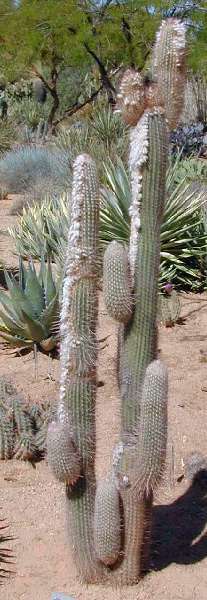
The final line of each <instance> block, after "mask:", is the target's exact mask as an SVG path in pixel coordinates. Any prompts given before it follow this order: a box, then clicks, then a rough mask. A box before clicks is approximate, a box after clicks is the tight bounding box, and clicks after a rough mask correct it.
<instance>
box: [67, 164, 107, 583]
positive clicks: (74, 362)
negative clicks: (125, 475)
mask: <svg viewBox="0 0 207 600" xmlns="http://www.w3.org/2000/svg"><path fill="white" fill-rule="evenodd" d="M98 216H99V187H98V181H97V174H96V168H95V164H94V162H93V161H92V159H91V158H90V157H89V156H88V155H81V156H79V157H78V158H77V159H76V161H75V164H74V175H73V192H72V207H71V225H70V230H69V237H68V248H67V255H66V274H65V280H64V286H63V300H62V312H61V327H60V331H61V382H60V383H61V385H60V400H59V405H58V411H57V418H58V421H59V423H62V424H65V423H68V426H69V428H70V430H71V432H72V433H73V441H74V444H75V446H76V447H77V451H78V453H79V455H80V457H81V463H82V473H81V477H80V478H79V479H78V481H77V483H74V485H73V486H72V485H69V486H68V487H67V508H68V516H69V535H70V539H71V541H72V546H73V550H74V559H75V562H76V563H77V566H78V570H79V572H80V574H81V576H82V577H83V579H84V580H85V581H94V580H95V579H96V577H97V574H98V573H99V575H100V574H101V572H102V570H101V566H100V568H99V566H98V564H97V561H96V557H95V550H94V543H93V537H92V531H93V514H94V502H95V472H94V461H95V398H96V359H97V341H96V322H97V311H98V297H97V276H98V273H97V256H98ZM65 460H67V459H65Z"/></svg>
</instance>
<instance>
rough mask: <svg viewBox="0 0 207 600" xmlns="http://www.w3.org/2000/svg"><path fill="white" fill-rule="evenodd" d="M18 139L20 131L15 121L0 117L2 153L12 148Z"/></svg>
mask: <svg viewBox="0 0 207 600" xmlns="http://www.w3.org/2000/svg"><path fill="white" fill-rule="evenodd" d="M17 139H18V131H17V128H16V127H15V126H14V123H13V122H12V121H10V120H9V119H7V120H4V119H3V120H1V119H0V155H3V154H4V153H5V152H7V151H8V150H10V149H11V148H12V146H13V145H14V144H15V143H16V142H17Z"/></svg>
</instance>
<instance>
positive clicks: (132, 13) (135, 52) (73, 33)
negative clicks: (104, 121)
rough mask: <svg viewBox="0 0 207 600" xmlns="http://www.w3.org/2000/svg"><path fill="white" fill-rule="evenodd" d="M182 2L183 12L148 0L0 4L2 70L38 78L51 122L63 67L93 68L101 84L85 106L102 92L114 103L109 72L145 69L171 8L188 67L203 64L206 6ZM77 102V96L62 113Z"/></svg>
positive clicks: (11, 0) (37, 0)
mask: <svg viewBox="0 0 207 600" xmlns="http://www.w3.org/2000/svg"><path fill="white" fill-rule="evenodd" d="M183 4H184V5H185V10H184V9H183V8H182V4H181V1H179V2H176V1H175V2H171V0H166V1H161V0H154V2H153V5H152V4H151V3H150V2H149V1H147V0H126V1H124V2H120V1H119V2H118V1H117V0H105V1H102V2H96V1H94V0H81V1H79V2H78V0H19V2H14V0H0V51H1V62H2V72H3V74H4V75H6V77H7V78H9V79H10V80H11V79H15V78H18V77H19V76H20V75H21V76H25V75H26V74H28V72H31V70H32V73H33V74H34V76H37V77H39V78H40V79H42V81H43V83H44V85H45V87H46V88H47V90H48V92H49V93H50V95H51V97H52V100H53V103H52V108H51V111H50V115H49V124H52V123H53V122H54V118H55V114H56V111H57V109H58V108H59V104H60V99H59V94H58V81H59V78H60V76H61V73H62V72H63V70H65V69H67V73H68V71H69V70H71V72H74V69H80V68H81V69H82V70H83V75H84V76H85V73H86V72H89V73H91V72H94V65H95V66H96V71H97V73H98V79H99V81H97V86H96V87H94V88H93V90H92V94H91V95H90V97H89V98H86V99H85V100H84V102H83V104H84V103H85V102H88V101H89V102H90V101H91V102H92V101H93V100H94V98H96V96H97V95H98V93H99V91H100V90H101V89H104V90H105V91H106V94H107V97H108V101H109V103H111V104H113V103H114V101H115V98H116V91H115V87H114V83H113V74H115V73H117V71H118V70H119V69H120V67H122V66H124V65H131V66H134V65H136V66H137V67H138V68H141V69H142V68H143V66H144V64H145V61H146V59H147V58H148V56H149V54H150V51H151V46H152V42H153V40H154V36H155V32H156V30H157V27H158V26H159V23H160V21H161V19H162V18H163V16H166V15H168V14H169V15H170V14H171V13H172V12H173V11H174V10H177V11H178V12H180V16H181V18H184V19H187V20H188V22H189V35H190V37H191V40H192V41H193V42H194V43H193V46H192V53H191V56H190V60H191V64H192V66H194V68H195V67H196V64H198V62H199V63H200V62H203V63H204V64H206V52H205V50H204V45H205V43H206V31H207V23H206V19H207V15H206V11H205V2H197V3H194V2H191V3H190V5H189V7H188V8H186V5H187V4H189V3H186V2H185V3H183ZM195 4H196V6H195ZM42 66H43V67H44V69H42ZM45 70H46V71H45ZM45 72H46V75H45ZM80 104H81V103H80V102H79V101H78V98H77V97H76V99H75V102H74V106H71V107H69V110H68V111H66V114H69V115H70V114H71V112H74V111H75V110H77V109H78V108H79V105H80Z"/></svg>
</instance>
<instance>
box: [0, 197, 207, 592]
mask: <svg viewBox="0 0 207 600" xmlns="http://www.w3.org/2000/svg"><path fill="white" fill-rule="evenodd" d="M4 208H5V207H4ZM182 316H183V317H184V320H183V324H181V325H176V326H175V327H174V328H172V329H165V328H161V329H160V337H159V347H160V349H161V356H162V358H163V359H164V360H165V362H166V364H167V365H168V368H169V377H170V390H169V442H168V460H167V469H166V476H165V479H164V481H163V484H162V486H161V488H160V489H159V491H158V493H157V497H156V502H155V507H154V513H153V522H154V525H153V543H152V551H151V559H150V572H149V574H148V575H147V576H146V577H145V578H144V579H143V580H142V581H141V582H140V583H139V585H137V586H134V587H129V588H125V589H124V588H122V589H112V588H109V587H103V586H88V587H85V586H83V585H82V584H80V582H79V580H78V576H77V573H76V570H75V567H74V564H73V560H72V557H71V554H70V535H69V532H68V531H67V529H66V526H65V493H64V489H63V487H62V485H61V484H58V483H56V482H55V480H54V479H53V477H52V475H51V473H50V471H49V468H48V465H47V462H46V460H44V461H42V462H41V463H38V464H37V465H36V469H34V468H33V467H32V466H31V465H30V464H24V463H21V462H20V461H14V460H11V461H8V462H3V461H2V462H1V464H0V490H1V491H0V506H1V507H2V515H3V516H4V517H5V518H6V519H7V521H8V522H9V523H10V524H11V527H10V530H11V533H12V534H13V535H14V537H15V540H14V542H13V543H12V545H13V548H14V551H15V555H16V565H15V571H16V574H15V576H14V577H13V578H12V579H10V580H8V582H6V584H4V586H3V587H2V588H1V597H2V598H3V599H4V600H11V598H15V600H20V599H21V600H50V599H51V594H52V592H57V591H59V592H60V591H61V592H64V593H65V594H67V595H68V596H72V597H73V598H74V599H75V600H89V599H90V600H110V599H111V600H125V599H127V600H136V599H137V600H138V599H140V600H161V599H162V600H206V597H207V592H206V590H207V526H206V523H207V483H206V485H205V483H203V484H202V485H197V486H196V487H193V486H191V485H190V484H189V482H188V481H186V480H185V479H182V478H181V476H182V474H183V459H185V457H186V456H187V455H188V454H189V453H191V452H193V451H195V450H197V451H199V452H202V453H203V454H204V455H207V438H206V425H207V418H206V417H207V365H206V363H205V362H201V358H202V355H201V352H200V351H202V350H203V351H204V352H205V350H206V351H207V295H205V294H203V295H202V296H199V295H196V296H193V295H188V296H183V298H182ZM99 327H100V332H99V337H100V338H101V337H102V338H103V337H105V336H108V338H107V342H106V344H107V346H106V348H105V349H104V350H101V351H100V356H99V380H100V381H102V382H103V383H104V385H103V386H102V387H99V389H98V397H97V476H98V477H101V476H103V475H104V474H106V473H107V471H108V468H109V465H110V460H111V450H112V447H113V445H114V442H115V440H116V438H117V436H118V430H119V399H118V393H117V387H116V378H115V354H116V328H115V326H114V324H113V322H112V321H111V319H110V318H109V317H108V316H107V313H106V311H105V308H104V306H103V303H102V300H101V299H100V311H99ZM2 375H4V376H6V377H7V378H10V379H11V381H12V382H13V383H14V384H15V385H16V387H17V389H18V391H21V392H22V394H24V395H25V397H27V398H29V399H30V400H31V402H33V401H37V400H42V399H44V398H45V399H46V398H50V399H53V398H54V399H55V397H56V396H57V394H58V378H59V363H58V361H57V360H51V359H49V358H47V357H45V356H43V355H41V354H39V355H38V368H37V373H36V371H35V364H34V358H33V355H32V353H31V354H29V355H27V356H23V357H21V358H20V357H14V356H11V355H5V353H4V351H3V349H2V348H1V349H0V376H2ZM205 390H206V391H205Z"/></svg>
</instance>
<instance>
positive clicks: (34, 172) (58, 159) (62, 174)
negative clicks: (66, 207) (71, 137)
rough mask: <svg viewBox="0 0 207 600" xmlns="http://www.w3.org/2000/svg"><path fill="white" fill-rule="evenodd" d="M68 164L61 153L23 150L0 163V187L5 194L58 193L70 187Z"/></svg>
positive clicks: (42, 149) (24, 148) (35, 148)
mask: <svg viewBox="0 0 207 600" xmlns="http://www.w3.org/2000/svg"><path fill="white" fill-rule="evenodd" d="M70 179H71V162H70V159H69V156H68V154H67V153H66V152H64V151H58V150H53V149H52V150H51V149H49V148H46V147H35V146H34V147H33V146H26V147H25V146H22V147H19V148H17V149H16V150H13V151H11V152H8V153H7V154H5V156H4V157H3V158H2V159H1V160H0V182H1V187H2V188H3V189H4V190H5V191H6V192H7V193H13V194H15V193H16V194H24V193H26V192H30V193H33V194H34V192H35V193H36V195H39V196H40V197H41V198H42V196H43V195H45V194H46V193H47V192H51V193H53V191H54V189H55V191H56V192H57V193H58V192H60V191H61V190H64V189H66V188H67V187H68V186H69V185H70Z"/></svg>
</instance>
